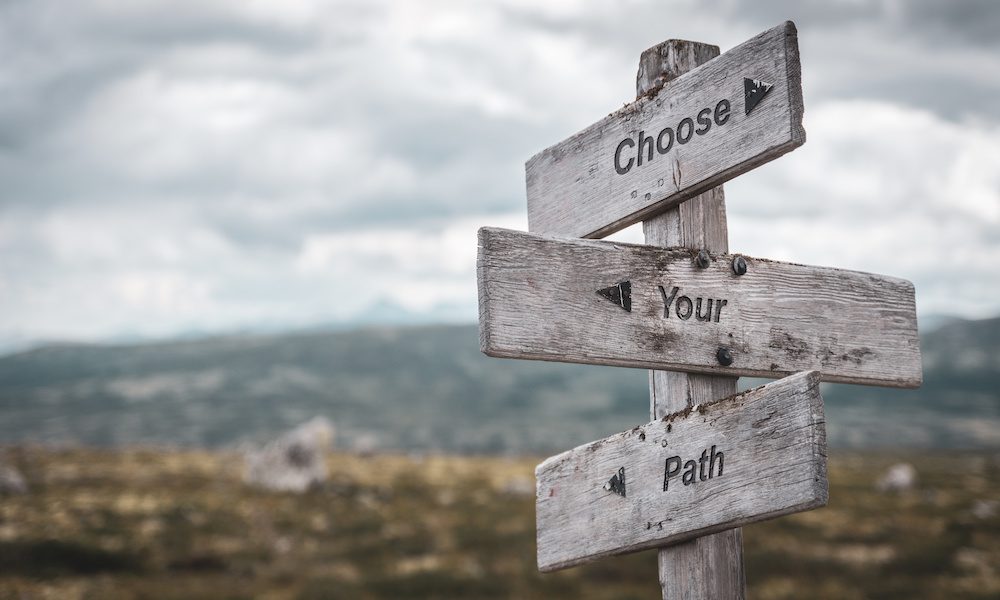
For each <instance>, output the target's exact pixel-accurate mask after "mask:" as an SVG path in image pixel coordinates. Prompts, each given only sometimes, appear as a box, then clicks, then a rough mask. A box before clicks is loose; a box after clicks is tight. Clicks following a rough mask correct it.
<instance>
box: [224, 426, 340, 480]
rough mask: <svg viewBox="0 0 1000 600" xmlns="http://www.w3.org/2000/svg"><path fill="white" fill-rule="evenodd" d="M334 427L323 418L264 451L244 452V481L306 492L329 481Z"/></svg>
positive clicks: (287, 435)
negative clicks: (328, 469) (328, 453)
mask: <svg viewBox="0 0 1000 600" xmlns="http://www.w3.org/2000/svg"><path fill="white" fill-rule="evenodd" d="M333 434H334V429H333V424H332V423H330V421H329V420H327V419H326V418H324V417H316V418H314V419H312V420H311V421H309V422H307V423H303V424H302V425H299V426H298V427H296V428H295V429H292V430H291V431H289V432H287V433H285V434H283V435H281V436H280V437H278V438H277V439H275V440H274V441H272V442H269V443H268V444H266V445H265V446H263V447H262V448H258V449H250V450H247V451H245V453H244V457H245V469H244V473H243V480H244V482H246V483H247V484H248V485H252V486H255V487H259V488H263V489H267V490H274V491H281V492H299V493H301V492H305V491H306V490H309V489H311V488H313V487H317V486H319V485H321V484H322V483H323V482H325V481H326V478H327V469H326V460H325V457H326V453H327V452H329V450H330V448H331V447H332V443H333Z"/></svg>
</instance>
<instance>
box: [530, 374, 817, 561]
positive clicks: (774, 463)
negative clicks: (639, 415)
mask: <svg viewBox="0 0 1000 600" xmlns="http://www.w3.org/2000/svg"><path fill="white" fill-rule="evenodd" d="M535 475H536V477H537V479H538V487H537V493H538V508H537V511H536V519H537V521H538V568H539V569H541V570H542V571H552V570H555V569H561V568H564V567H571V566H573V565H577V564H580V563H583V562H587V561H589V560H593V559H595V558H599V557H602V556H607V555H611V554H620V553H625V552H633V551H636V550H642V549H645V548H652V547H656V546H665V545H668V544H670V543H674V542H678V541H684V540H687V539H691V538H694V537H698V536H702V535H705V534H708V533H714V532H716V531H721V530H723V529H731V528H733V527H739V526H741V525H745V524H747V523H753V522H756V521H761V520H764V519H770V518H773V517H777V516H781V515H785V514H788V513H792V512H798V511H802V510H809V509H811V508H816V507H819V506H823V505H824V504H826V500H827V481H826V429H825V422H824V418H823V399H822V398H821V397H820V394H819V374H818V373H817V372H816V371H808V372H805V373H797V374H795V375H792V376H790V377H786V378H784V379H780V380H778V381H775V382H772V383H769V384H768V385H766V386H763V387H760V388H757V389H755V390H751V391H747V392H743V393H742V394H738V395H736V396H732V397H730V398H725V399H723V400H717V401H715V402H712V403H709V404H702V405H700V406H698V407H697V408H693V409H688V410H686V411H683V412H679V413H674V414H672V415H668V416H666V417H664V418H662V419H657V420H656V421H653V422H652V423H647V424H645V425H641V426H639V427H636V428H634V429H632V430H630V431H626V432H624V433H619V434H617V435H613V436H611V437H609V438H605V439H603V440H598V441H596V442H592V443H590V444H587V445H584V446H580V447H579V448H575V449H573V450H570V451H568V452H564V453H563V454H560V455H558V456H553V457H552V458H550V459H548V460H546V461H545V462H543V463H542V464H540V465H538V468H537V469H535Z"/></svg>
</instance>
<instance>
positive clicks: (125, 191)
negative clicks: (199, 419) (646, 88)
mask: <svg viewBox="0 0 1000 600" xmlns="http://www.w3.org/2000/svg"><path fill="white" fill-rule="evenodd" d="M785 19H792V20H794V21H795V22H796V24H797V25H798V29H799V43H800V47H801V55H802V70H803V86H804V92H805V107H806V115H805V127H806V132H807V142H806V144H805V145H804V146H803V147H801V148H799V149H798V150H796V151H794V152H793V153H791V154H789V155H787V156H785V157H783V158H781V159H779V160H776V161H774V162H772V163H770V164H768V165H766V166H764V167H761V168H759V169H757V170H755V171H752V172H750V173H748V174H746V175H744V176H742V177H740V178H738V179H737V180H734V181H732V182H730V183H728V184H726V195H727V199H728V200H727V201H728V209H729V227H730V247H731V249H732V250H733V251H739V252H743V253H746V254H750V255H754V256H761V257H768V258H773V259H783V260H794V261H796V262H803V263H810V264H818V265H827V266H835V267H844V268H852V269H860V270H866V271H873V272H877V273H884V274H890V275H895V276H900V277H905V278H907V279H910V280H912V281H913V282H914V283H915V284H916V287H917V301H918V309H919V311H920V313H921V314H922V315H928V314H937V313H952V314H959V315H963V316H969V317H984V316H993V315H996V314H998V313H1000V100H998V98H1000V35H998V34H997V32H1000V3H997V2H994V1H992V0H981V1H974V2H961V1H935V0H926V1H907V2H902V1H899V2H896V1H865V0H840V1H834V0H823V1H820V2H806V1H801V0H799V1H795V2H777V1H762V0H754V1H752V2H744V3H737V2H704V1H695V0H691V1H680V2H663V1H653V2H591V3H584V2H572V1H562V0H560V1H552V0H547V1H545V2H537V1H536V0H523V1H513V2H461V1H459V2H415V1H400V2H379V1H374V0H363V1H360V2H341V3H336V4H331V3H329V2H318V1H316V2H311V1H289V0H283V1H275V2H261V1H253V0H230V1H208V0H191V1H179V0H170V1H162V2H157V1H135V0H129V1H124V0H123V1H120V2H114V1H108V0H74V1H73V2H64V1H54V0H53V1H48V0H3V1H0V56H2V57H3V58H2V60H0V347H12V346H20V345H23V344H25V343H31V342H34V341H38V340H51V339H71V340H101V339H113V338H120V337H122V336H154V337H155V336H172V335H177V334H184V333H190V332H192V331H198V332H222V331H229V330H236V329H258V328H282V327H304V326H309V325H312V324H317V323H330V322H336V321H345V320H351V319H355V318H358V317H359V316H363V315H366V314H370V315H376V316H375V318H380V317H386V316H392V315H393V314H394V313H399V314H402V313H403V312H405V313H407V314H412V315H413V316H414V318H418V319H421V318H423V319H428V320H434V319H441V318H451V319H454V320H464V321H469V322H472V321H474V320H475V318H476V286H475V253H476V239H475V231H476V229H477V228H478V227H479V226H481V225H500V226H508V227H515V228H519V229H523V228H525V227H526V218H525V192H524V161H525V160H526V159H527V158H529V157H530V156H531V155H533V154H534V153H536V152H538V151H539V150H541V149H543V148H545V147H547V146H550V145H552V144H554V143H556V142H559V141H561V140H562V139H564V138H566V137H568V136H569V135H571V134H573V133H575V132H577V131H579V130H580V129H582V128H584V127H586V126H587V125H589V124H590V123H592V122H594V121H596V120H598V119H599V118H601V117H603V116H604V115H606V114H607V113H608V112H610V111H611V110H613V109H615V108H617V107H619V106H621V105H622V104H623V103H625V102H627V101H629V100H630V99H631V98H633V97H634V85H635V71H636V65H637V62H638V57H639V54H640V53H641V52H642V50H643V49H645V48H647V47H649V46H652V45H654V44H656V43H657V42H660V41H662V40H664V39H667V38H685V39H693V40H699V41H705V42H710V43H715V44H718V45H720V46H721V47H722V49H723V51H725V50H726V49H728V48H730V47H732V46H734V45H736V44H738V43H740V42H742V41H743V40H745V39H747V38H749V37H751V36H753V35H755V34H757V33H759V32H760V31H763V30H765V29H768V28H770V27H772V26H774V25H777V24H778V23H780V22H781V21H783V20H785ZM622 235H623V236H624V239H631V240H635V241H639V240H640V236H639V235H637V233H636V231H635V230H632V231H626V232H625V233H624V234H622ZM397 307H398V308H397Z"/></svg>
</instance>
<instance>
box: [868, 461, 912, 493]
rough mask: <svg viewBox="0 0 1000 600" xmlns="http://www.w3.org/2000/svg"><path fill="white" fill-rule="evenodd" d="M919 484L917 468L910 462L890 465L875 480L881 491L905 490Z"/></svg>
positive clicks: (876, 486) (876, 487) (877, 487)
mask: <svg viewBox="0 0 1000 600" xmlns="http://www.w3.org/2000/svg"><path fill="white" fill-rule="evenodd" d="M916 485H917V470H916V469H914V468H913V465H911V464H909V463H898V464H895V465H892V466H891V467H889V469H888V470H886V472H885V473H883V474H882V476H881V477H879V479H878V481H877V482H875V489H877V490H878V491H880V492H905V491H909V490H912V489H913V488H914V487H916Z"/></svg>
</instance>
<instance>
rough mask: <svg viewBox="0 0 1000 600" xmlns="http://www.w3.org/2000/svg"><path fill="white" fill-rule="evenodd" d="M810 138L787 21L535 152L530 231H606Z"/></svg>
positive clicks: (529, 174) (529, 175)
mask: <svg viewBox="0 0 1000 600" xmlns="http://www.w3.org/2000/svg"><path fill="white" fill-rule="evenodd" d="M803 142H805V130H804V129H803V128H802V85H801V72H800V67H799V49H798V38H797V34H796V30H795V25H794V24H793V23H792V22H791V21H786V22H785V23H784V24H782V25H779V26H778V27H775V28H774V29H770V30H768V31H765V32H764V33H762V34H760V35H758V36H757V37H755V38H753V39H751V40H749V41H747V42H744V43H743V44H741V45H739V46H737V47H735V48H733V49H732V50H730V51H729V52H726V53H725V54H722V55H721V56H719V57H718V58H715V59H713V60H711V61H709V62H707V63H705V64H704V65H702V66H700V67H698V68H697V69H694V70H692V71H689V72H687V73H685V74H684V75H681V76H680V77H678V78H676V79H674V80H672V81H670V82H668V83H667V84H666V85H665V86H663V88H661V89H660V90H659V91H657V92H656V93H655V94H654V95H648V96H644V97H642V98H640V99H639V100H637V101H635V102H633V103H632V104H629V105H628V106H625V107H624V108H622V109H621V110H619V111H616V112H615V113H613V114H611V115H609V116H607V117H606V118H604V119H602V120H601V121H599V122H597V123H595V124H594V125H591V126H590V127H588V128H587V129H585V130H583V131H581V132H580V133H578V134H576V135H574V136H573V137H571V138H569V139H568V140H566V141H564V142H562V143H560V144H557V145H555V146H552V147H551V148H548V149H547V150H543V151H542V152H540V153H539V154H537V155H535V156H534V157H532V158H531V160H529V161H528V163H527V165H526V171H527V182H528V229H529V231H532V232H536V233H548V234H558V235H568V236H572V237H590V238H599V237H603V236H605V235H608V234H611V233H613V232H615V231H617V230H619V229H622V228H624V227H626V226H628V225H631V224H633V223H636V222H638V221H640V220H642V219H645V218H648V217H650V216H652V215H654V214H656V213H658V212H661V211H663V210H665V209H667V208H669V207H671V206H675V205H677V204H679V203H680V202H681V201H683V200H685V199H687V198H689V197H691V196H693V195H695V194H699V193H701V192H704V191H706V190H708V189H710V188H712V187H715V186H717V185H719V184H721V183H723V182H725V181H728V180H729V179H732V178H733V177H736V176H737V175H740V174H742V173H745V172H747V171H749V170H750V169H753V168H754V167H757V166H759V165H761V164H764V163H766V162H768V161H770V160H772V159H775V158H777V157H779V156H781V155H782V154H785V153H786V152H789V151H791V150H793V149H795V148H797V147H798V146H801V145H802V144H803Z"/></svg>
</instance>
